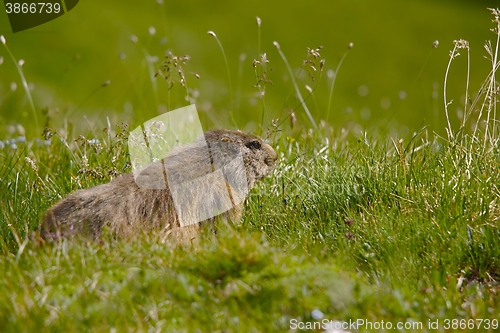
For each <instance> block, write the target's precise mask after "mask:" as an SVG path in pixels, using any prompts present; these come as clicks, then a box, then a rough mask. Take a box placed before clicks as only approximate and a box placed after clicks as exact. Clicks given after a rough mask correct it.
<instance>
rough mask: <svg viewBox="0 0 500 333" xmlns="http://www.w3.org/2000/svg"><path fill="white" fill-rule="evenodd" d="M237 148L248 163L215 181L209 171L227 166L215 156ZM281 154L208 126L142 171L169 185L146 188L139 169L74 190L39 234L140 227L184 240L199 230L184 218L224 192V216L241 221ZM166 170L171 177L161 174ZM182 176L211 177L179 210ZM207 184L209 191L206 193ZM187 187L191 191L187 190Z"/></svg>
mask: <svg viewBox="0 0 500 333" xmlns="http://www.w3.org/2000/svg"><path fill="white" fill-rule="evenodd" d="M202 140H205V141H206V144H207V145H206V146H205V148H204V149H202V148H201V146H202V145H200V144H199V143H200V142H202ZM226 144H227V145H226ZM207 146H208V151H209V161H210V163H208V164H204V163H202V162H201V161H202V160H203V157H202V156H208V155H207V149H206V147H207ZM235 153H238V156H241V157H240V161H241V159H242V160H243V163H240V165H243V166H244V168H243V167H240V168H235V169H233V170H231V172H232V174H231V173H226V176H224V178H221V179H225V180H224V181H222V182H221V181H219V182H214V181H213V180H211V178H210V175H211V174H214V171H215V170H216V169H219V168H221V167H224V166H221V165H216V164H217V162H216V161H225V158H226V159H227V158H229V157H234V156H235ZM276 159H277V155H276V152H275V151H274V149H273V148H272V147H271V146H270V145H269V144H267V143H265V142H264V141H263V140H262V139H260V138H258V137H256V136H253V135H249V134H244V133H241V132H238V131H229V130H214V131H209V132H206V133H205V135H204V138H203V137H202V138H200V139H199V140H198V141H197V142H195V143H193V144H192V145H186V146H183V147H180V148H177V149H174V150H172V151H171V152H170V153H169V154H168V156H167V157H166V158H165V159H163V160H162V161H160V162H157V163H154V164H153V165H151V166H150V167H148V168H147V169H146V170H144V171H143V174H141V175H140V176H139V177H143V176H144V177H148V176H149V177H151V176H152V177H155V178H156V179H158V181H166V179H167V178H168V183H167V188H166V189H148V188H144V187H141V186H139V185H138V184H137V183H138V182H136V179H134V174H133V173H128V174H124V175H121V176H119V177H117V178H115V179H114V180H112V181H111V182H109V183H107V184H103V185H98V186H95V187H92V188H89V189H83V190H78V191H75V192H73V193H72V194H70V195H69V196H67V197H66V198H64V199H63V200H61V201H59V202H58V203H56V204H55V205H54V206H52V207H51V208H50V209H49V210H48V211H47V213H46V215H45V220H44V221H43V222H42V224H41V226H40V235H41V236H42V237H43V238H45V239H55V238H60V237H65V236H72V235H76V234H84V235H88V236H91V237H93V238H94V239H98V238H99V236H100V235H101V232H102V228H103V227H104V226H107V227H108V228H110V229H111V231H112V232H113V233H114V234H116V235H118V236H120V235H127V234H133V233H134V232H137V231H139V230H153V229H169V230H172V231H175V233H174V234H175V235H176V236H174V237H175V238H184V241H185V240H186V239H192V238H194V237H196V235H197V233H198V229H199V223H196V224H192V225H188V226H184V227H182V220H183V219H187V220H189V219H190V220H191V221H195V220H196V219H197V218H198V219H199V218H200V217H199V216H204V215H203V214H204V213H206V212H205V211H206V209H207V207H206V206H213V207H219V206H221V205H222V204H221V203H220V202H218V200H219V201H220V200H221V199H220V198H222V197H224V196H225V198H229V199H230V201H229V203H230V207H229V210H227V209H226V211H225V212H223V213H222V214H221V216H222V218H223V219H230V220H232V221H234V222H238V221H239V219H240V217H241V214H242V210H243V199H244V196H245V195H246V192H248V191H249V190H250V189H251V188H252V187H254V185H255V183H256V182H257V181H258V180H260V179H262V178H263V177H265V176H266V175H268V174H269V173H271V172H272V170H273V168H274V166H275V163H276ZM207 165H208V166H207ZM227 174H229V177H228V176H227ZM158 175H160V177H158ZM162 175H165V176H167V177H163V178H165V179H161V178H162V177H161V176H162ZM204 176H207V177H204ZM182 177H184V178H186V177H187V178H189V179H206V180H202V181H201V183H200V182H198V183H196V184H197V185H196V186H195V187H194V188H191V189H188V190H187V192H188V193H187V194H186V193H184V194H183V195H184V196H185V198H189V202H184V205H185V206H186V208H185V209H183V210H182V211H180V212H179V211H176V205H175V204H176V203H177V202H175V199H176V197H175V194H176V192H173V191H175V190H176V189H175V183H176V180H177V179H182ZM200 177H201V178H200ZM219 178H220V177H219ZM230 178H234V179H240V180H241V179H246V183H247V184H246V186H242V185H241V184H240V185H239V186H235V184H234V181H232V180H231V179H230ZM236 182H237V181H236ZM240 183H241V182H240ZM139 184H140V182H139ZM208 188H209V189H210V191H209V192H210V193H207V190H206V189H208ZM183 191H184V192H186V190H185V189H183ZM245 191H246V192H245ZM228 192H229V196H228V195H227V193H228ZM173 194H174V196H173ZM207 196H208V198H207ZM207 200H208V201H207ZM226 201H228V200H226ZM207 202H208V204H207ZM218 205H219V206H218ZM177 207H178V205H177ZM221 207H222V206H221ZM226 207H227V203H226ZM200 212H201V213H200ZM213 215H215V214H212V216H213ZM207 216H210V214H208V215H207ZM214 220H215V218H214V217H209V218H207V219H206V221H211V222H213V221H214Z"/></svg>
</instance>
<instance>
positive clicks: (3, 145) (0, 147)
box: [0, 141, 5, 149]
mask: <svg viewBox="0 0 500 333" xmlns="http://www.w3.org/2000/svg"><path fill="white" fill-rule="evenodd" d="M4 148H5V143H3V141H0V149H4Z"/></svg>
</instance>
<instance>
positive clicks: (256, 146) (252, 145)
mask: <svg viewBox="0 0 500 333" xmlns="http://www.w3.org/2000/svg"><path fill="white" fill-rule="evenodd" d="M247 147H248V148H250V149H260V147H261V144H260V142H259V141H257V140H255V141H250V142H249V143H247Z"/></svg>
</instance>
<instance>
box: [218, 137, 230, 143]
mask: <svg viewBox="0 0 500 333" xmlns="http://www.w3.org/2000/svg"><path fill="white" fill-rule="evenodd" d="M220 141H222V142H231V139H230V138H229V137H228V136H223V137H222V138H221V139H220Z"/></svg>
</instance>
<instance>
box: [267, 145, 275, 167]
mask: <svg viewBox="0 0 500 333" xmlns="http://www.w3.org/2000/svg"><path fill="white" fill-rule="evenodd" d="M264 151H265V152H266V153H267V156H266V158H265V160H264V161H265V163H266V164H267V165H269V166H274V164H275V163H276V160H277V159H278V154H276V151H275V150H274V149H273V147H271V146H270V145H268V144H267V143H264Z"/></svg>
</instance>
